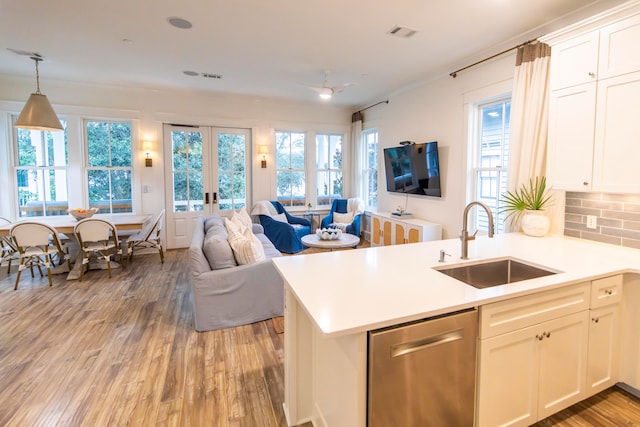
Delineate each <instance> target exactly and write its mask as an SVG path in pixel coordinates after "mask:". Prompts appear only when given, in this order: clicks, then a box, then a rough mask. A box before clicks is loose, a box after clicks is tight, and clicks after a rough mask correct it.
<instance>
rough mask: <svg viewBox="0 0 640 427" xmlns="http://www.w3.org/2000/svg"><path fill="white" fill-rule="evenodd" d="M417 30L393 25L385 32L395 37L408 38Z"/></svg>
mask: <svg viewBox="0 0 640 427" xmlns="http://www.w3.org/2000/svg"><path fill="white" fill-rule="evenodd" d="M417 32H418V30H412V29H411V28H407V27H399V26H397V25H396V26H395V27H393V28H392V29H390V30H389V31H387V34H391V35H392V36H396V37H403V38H405V39H408V38H409V37H413V35H415V33H417Z"/></svg>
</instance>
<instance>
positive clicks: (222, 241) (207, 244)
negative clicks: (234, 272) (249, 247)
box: [202, 225, 238, 270]
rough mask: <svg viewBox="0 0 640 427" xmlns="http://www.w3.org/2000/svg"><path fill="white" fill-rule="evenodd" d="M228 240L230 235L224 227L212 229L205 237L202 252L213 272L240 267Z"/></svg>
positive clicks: (217, 226) (219, 226) (218, 226)
mask: <svg viewBox="0 0 640 427" xmlns="http://www.w3.org/2000/svg"><path fill="white" fill-rule="evenodd" d="M227 239H228V233H227V231H226V230H225V228H224V227H223V226H222V225H216V226H213V227H211V228H210V229H209V230H208V231H207V234H206V235H205V237H204V242H203V244H202V252H204V256H205V257H206V258H207V261H208V262H209V267H211V269H212V270H219V269H221V268H229V267H235V266H236V265H238V264H237V263H236V259H235V257H234V256H233V251H232V250H231V245H229V242H228V240H227Z"/></svg>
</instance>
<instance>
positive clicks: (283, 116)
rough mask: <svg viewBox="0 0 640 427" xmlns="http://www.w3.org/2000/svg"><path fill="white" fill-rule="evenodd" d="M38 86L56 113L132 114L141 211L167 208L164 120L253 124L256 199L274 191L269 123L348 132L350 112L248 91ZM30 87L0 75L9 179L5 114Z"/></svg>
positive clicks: (0, 136) (1, 142) (1, 139)
mask: <svg viewBox="0 0 640 427" xmlns="http://www.w3.org/2000/svg"><path fill="white" fill-rule="evenodd" d="M40 86H41V89H42V92H43V93H44V94H46V95H47V97H48V98H49V100H50V101H51V103H52V104H53V107H54V110H55V111H56V113H57V114H58V115H60V116H65V115H72V116H78V117H82V116H83V115H87V114H90V115H91V116H92V117H103V118H116V117H120V118H130V119H133V120H134V125H135V124H137V125H138V129H137V135H138V140H137V141H134V143H135V144H137V145H136V146H135V147H134V150H135V154H134V185H135V186H136V188H135V189H134V200H135V201H136V202H138V209H137V210H138V211H139V212H140V213H157V212H159V211H160V210H161V209H162V208H163V207H164V192H163V191H162V190H163V188H164V174H163V167H162V164H163V161H164V159H165V155H164V153H163V148H162V145H163V144H162V124H163V123H179V124H191V125H208V126H221V127H242V128H250V129H251V130H252V137H253V153H255V154H253V155H252V158H253V188H252V191H253V198H254V200H258V199H270V198H272V197H274V196H275V171H274V169H273V153H270V156H269V161H268V165H269V167H268V168H267V169H261V168H260V163H259V157H258V155H257V146H258V144H265V143H268V142H269V141H271V142H272V141H273V135H274V134H273V129H274V128H277V127H293V128H294V129H295V130H308V131H310V132H313V131H318V130H322V131H331V132H338V131H340V132H345V134H346V135H349V133H348V131H349V125H350V122H351V110H350V109H348V108H345V107H336V106H334V105H332V104H326V103H320V102H318V103H309V104H304V103H294V102H288V101H283V100H277V99H264V98H256V97H250V96H236V95H228V94H212V93H201V92H195V91H184V90H183V91H180V90H155V89H148V88H139V87H122V86H106V85H102V86H98V85H89V84H84V83H73V82H64V81H57V80H47V79H46V78H41V85H40ZM33 90H34V81H33V79H27V78H18V77H14V76H3V75H0V181H1V182H11V180H12V179H13V173H12V171H10V170H9V165H10V162H9V159H10V156H11V149H10V147H9V141H11V132H12V129H11V127H10V126H9V123H10V121H9V115H10V114H11V113H13V114H18V113H19V112H20V110H21V109H22V107H23V105H24V102H25V101H26V99H27V98H28V96H29V94H30V93H31V92H33ZM145 139H150V140H152V141H155V149H154V150H153V152H152V157H153V162H154V163H153V167H152V168H145V167H144V160H143V158H144V153H143V152H142V140H145ZM143 185H151V187H152V189H153V191H152V193H148V194H142V191H141V189H142V186H143ZM13 204H14V202H13V194H12V193H11V192H9V191H1V192H0V216H9V217H13V216H14V208H13Z"/></svg>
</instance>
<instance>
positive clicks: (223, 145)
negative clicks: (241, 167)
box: [218, 134, 232, 191]
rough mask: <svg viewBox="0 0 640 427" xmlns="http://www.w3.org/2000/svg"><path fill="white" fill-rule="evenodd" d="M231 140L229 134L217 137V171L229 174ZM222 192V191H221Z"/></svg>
mask: <svg viewBox="0 0 640 427" xmlns="http://www.w3.org/2000/svg"><path fill="white" fill-rule="evenodd" d="M231 156H232V153H231V139H230V135H229V134H224V135H219V136H218V169H219V170H221V171H226V172H229V171H230V170H231ZM221 191H222V190H221Z"/></svg>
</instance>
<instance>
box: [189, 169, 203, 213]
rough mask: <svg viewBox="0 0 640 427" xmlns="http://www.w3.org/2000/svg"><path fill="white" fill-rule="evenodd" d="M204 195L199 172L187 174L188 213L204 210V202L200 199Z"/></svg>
mask: <svg viewBox="0 0 640 427" xmlns="http://www.w3.org/2000/svg"><path fill="white" fill-rule="evenodd" d="M203 195H204V186H203V182H202V173H201V172H190V173H189V210H190V211H202V210H204V201H203V200H202V197H203Z"/></svg>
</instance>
